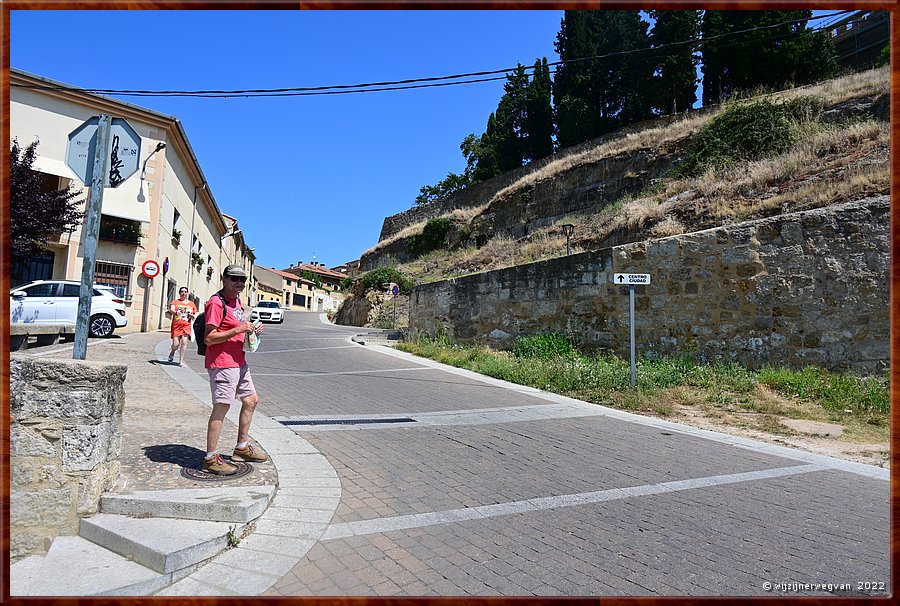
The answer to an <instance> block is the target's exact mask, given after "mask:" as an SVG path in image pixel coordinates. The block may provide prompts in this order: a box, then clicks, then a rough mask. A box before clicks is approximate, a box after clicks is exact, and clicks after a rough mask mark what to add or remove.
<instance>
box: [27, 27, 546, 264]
mask: <svg viewBox="0 0 900 606" xmlns="http://www.w3.org/2000/svg"><path fill="white" fill-rule="evenodd" d="M561 18H562V11H386V12H377V11H33V10H28V11H11V14H10V64H11V66H12V67H14V68H17V69H22V70H25V71H28V72H31V73H35V74H38V75H40V76H44V77H47V78H51V79H54V80H58V81H61V82H65V83H67V84H72V85H75V86H80V87H83V88H116V89H238V88H276V87H288V86H321V85H337V84H357V83H365V82H374V81H382V80H399V79H407V78H421V77H428V76H443V75H450V74H456V73H462V72H470V71H478V70H490V69H501V68H506V67H512V66H515V65H516V63H517V62H522V63H524V64H527V65H531V64H533V63H534V61H535V59H536V58H539V57H544V56H546V57H547V59H548V61H554V60H556V59H557V55H556V53H555V51H554V50H553V41H554V39H555V37H556V33H557V31H558V30H559V23H560V20H561ZM96 31H106V32H109V33H110V34H112V36H111V38H110V41H109V42H106V43H104V42H99V43H97V44H96V45H94V46H93V50H95V51H96V52H97V56H96V57H90V55H89V51H90V49H91V45H90V44H89V42H90V38H89V36H88V33H89V32H96ZM73 32H77V33H78V35H76V36H73ZM75 42H77V43H78V44H79V45H80V48H79V49H78V51H77V52H73V43H75ZM502 92H503V83H502V81H496V82H486V83H479V84H469V85H462V86H449V87H441V88H432V89H423V90H410V91H401V92H378V93H363V94H349V95H329V96H319V97H285V98H264V99H242V98H229V99H202V98H171V97H124V96H123V97H121V98H122V99H123V100H125V101H128V102H130V103H134V104H137V105H141V106H143V107H147V108H150V109H153V110H156V111H159V112H162V113H165V114H170V115H174V116H177V117H178V118H179V119H180V120H181V121H182V122H183V123H184V127H185V130H186V132H187V135H188V138H189V139H190V141H191V145H192V146H193V148H194V152H195V153H196V154H197V157H198V159H199V161H200V166H201V168H202V169H203V172H204V174H205V175H206V176H207V178H208V180H209V184H210V189H211V190H212V192H213V195H214V196H215V198H216V201H217V202H218V204H219V206H220V208H221V209H222V211H223V212H225V213H228V214H230V215H233V216H236V217H237V218H238V220H239V222H240V225H241V228H242V229H243V230H244V235H245V236H246V237H247V239H248V242H249V245H250V246H252V247H255V248H256V255H257V262H258V263H260V264H261V265H266V266H270V267H276V268H284V267H287V266H288V265H290V264H292V263H296V262H297V261H300V260H302V261H303V262H309V261H311V260H312V258H313V254H315V257H316V260H318V261H319V262H322V263H324V264H325V265H327V266H335V265H338V264H340V263H343V262H345V261H349V260H352V259H356V258H358V257H359V255H360V254H361V253H362V252H364V251H365V250H367V249H368V248H371V247H372V246H374V245H375V244H376V243H377V241H378V234H379V232H380V231H381V224H382V221H383V220H384V218H385V217H386V216H388V215H392V214H394V213H397V212H400V211H403V210H406V209H408V208H410V207H412V206H413V205H414V199H415V197H416V195H417V194H418V193H419V188H420V187H421V186H422V185H425V184H433V183H436V182H437V181H439V180H440V179H442V178H443V177H445V176H446V174H447V172H448V171H454V172H461V171H462V170H463V168H464V167H465V161H464V159H463V157H462V154H461V153H460V151H459V144H460V142H461V141H462V140H463V138H464V137H465V136H466V135H467V134H468V133H472V132H474V133H475V134H479V135H480V134H481V133H482V132H483V131H484V128H485V125H486V122H487V117H488V115H489V114H490V112H492V111H493V110H494V109H496V106H497V102H498V101H499V99H500V96H501V95H502Z"/></svg>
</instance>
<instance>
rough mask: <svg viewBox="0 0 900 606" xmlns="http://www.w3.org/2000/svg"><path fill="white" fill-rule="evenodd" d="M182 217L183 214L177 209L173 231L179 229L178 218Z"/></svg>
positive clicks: (173, 220)
mask: <svg viewBox="0 0 900 606" xmlns="http://www.w3.org/2000/svg"><path fill="white" fill-rule="evenodd" d="M180 216H181V213H179V212H178V209H177V208H176V209H175V218H174V219H172V229H175V228H176V227H178V218H179V217H180Z"/></svg>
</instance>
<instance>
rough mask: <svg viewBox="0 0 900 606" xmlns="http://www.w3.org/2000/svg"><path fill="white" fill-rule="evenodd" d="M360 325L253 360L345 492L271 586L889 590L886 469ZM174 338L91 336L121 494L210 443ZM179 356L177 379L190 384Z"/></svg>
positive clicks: (364, 590) (273, 406)
mask: <svg viewBox="0 0 900 606" xmlns="http://www.w3.org/2000/svg"><path fill="white" fill-rule="evenodd" d="M356 332H357V330H356V329H351V328H345V327H334V326H328V325H325V324H323V323H322V322H321V321H320V320H319V316H318V314H302V313H296V314H295V313H291V314H289V315H288V316H287V319H286V321H285V323H284V324H283V325H268V326H267V327H266V330H265V332H264V333H263V338H262V343H261V346H260V349H259V351H257V352H256V353H254V354H252V355H251V357H250V364H251V367H252V369H253V375H254V381H255V383H256V386H257V389H258V390H259V393H260V396H261V401H260V406H259V409H258V412H257V414H265V415H268V416H270V417H272V418H274V419H276V420H278V421H280V422H282V423H283V424H285V425H286V426H288V427H290V428H291V429H293V431H294V432H295V433H297V434H298V435H299V436H301V437H302V438H304V439H305V440H307V441H308V442H309V443H310V444H312V445H313V446H314V447H315V448H316V449H318V450H319V451H320V452H321V453H323V454H324V455H325V456H326V457H327V459H328V461H329V463H330V464H331V465H332V466H333V467H334V469H335V470H336V472H337V474H338V477H339V478H340V482H341V499H340V504H339V505H338V508H337V510H336V511H335V512H334V515H333V516H332V518H331V520H330V525H329V526H328V527H327V529H326V530H325V534H324V535H323V536H322V537H321V538H320V539H319V540H318V542H317V543H316V544H315V546H313V547H312V549H311V550H310V551H309V552H308V553H307V554H306V556H305V557H304V558H303V559H301V560H300V562H299V563H298V564H297V565H296V566H295V567H293V569H291V570H290V571H289V572H287V574H286V575H284V576H283V577H282V578H281V579H280V580H279V581H278V582H276V583H275V584H274V585H273V586H272V587H271V588H270V589H269V590H268V591H267V592H266V593H265V595H268V596H294V595H316V596H345V595H375V596H408V595H426V596H429V595H430V596H434V595H447V596H470V595H471V596H476V595H504V596H520V595H521V596H575V595H582V596H604V595H609V596H622V595H677V596H707V595H728V596H772V595H779V596H793V595H832V594H839V595H845V594H846V595H863V594H876V595H885V593H886V591H887V590H888V589H889V586H890V558H889V528H890V526H889V502H888V499H889V482H888V481H887V479H888V476H887V472H886V471H885V470H882V469H878V468H875V467H872V466H867V465H862V464H855V463H848V462H845V461H838V460H836V459H829V458H826V457H820V456H818V455H812V454H809V453H804V452H800V451H794V450H790V449H787V448H781V447H777V446H771V445H766V444H762V443H757V442H753V441H751V440H746V439H743V438H736V437H733V436H725V435H723V434H715V433H712V432H705V431H702V430H697V429H694V428H689V427H686V426H682V425H677V424H674V423H668V422H666V421H661V420H657V419H649V418H642V417H638V416H636V415H630V414H628V413H623V412H619V411H611V410H609V409H605V408H603V407H600V406H595V405H591V404H585V403H580V402H577V401H575V400H570V399H568V398H562V397H560V396H553V395H549V394H543V393H541V392H538V391H536V390H532V389H529V388H521V387H514V386H510V385H508V384H504V383H502V382H499V381H495V380H491V379H484V378H479V377H477V376H475V375H472V374H471V373H467V372H465V371H460V370H456V369H447V368H445V367H440V365H436V364H434V363H431V362H428V361H425V360H421V359H418V358H414V357H412V356H408V355H406V354H401V353H397V352H392V351H390V350H385V349H382V348H371V347H369V348H366V347H361V346H358V345H355V344H352V343H350V342H349V341H347V337H348V336H350V335H353V334H356ZM165 338H166V333H165V332H159V333H149V334H144V335H127V336H126V337H123V338H122V339H121V340H119V341H118V342H117V341H116V340H113V339H110V340H107V341H104V342H97V340H91V347H90V349H89V354H88V358H89V359H94V360H98V359H104V360H108V361H119V362H123V361H125V360H129V362H128V364H129V371H128V379H127V381H126V397H127V400H126V419H125V425H126V444H125V445H124V447H123V450H124V451H125V456H124V463H125V465H124V466H125V468H126V475H127V476H128V478H129V479H128V482H129V483H130V484H131V486H130V487H131V488H134V487H135V486H141V487H157V486H159V487H162V486H167V487H168V486H172V487H175V486H179V487H180V486H184V485H188V484H190V482H189V481H188V480H186V479H183V478H181V477H180V475H179V474H178V473H177V472H178V470H179V463H178V462H177V461H176V460H175V459H176V457H175V456H174V455H172V454H171V453H170V454H168V455H166V454H163V455H158V456H157V458H158V459H161V460H159V461H154V460H152V458H151V457H150V455H148V449H150V450H149V452H151V453H152V452H156V453H159V452H166V448H167V445H172V446H171V447H172V448H177V449H180V450H179V452H181V453H182V454H185V453H187V454H189V455H190V456H193V454H194V453H193V451H192V450H190V449H193V448H197V447H199V446H202V436H203V435H204V432H205V423H206V418H207V415H208V411H209V406H208V404H206V403H205V402H204V401H201V399H199V397H198V396H197V395H193V396H192V395H191V394H189V393H188V392H187V391H185V390H184V389H182V387H181V386H180V385H179V382H178V378H179V377H180V376H184V375H179V374H178V373H177V372H175V373H169V372H165V371H164V369H163V368H162V366H161V365H160V364H159V363H156V362H155V356H154V354H153V352H154V347H155V346H156V345H157V344H158V343H159V342H160V340H161V339H165ZM54 355H57V354H54ZM58 355H65V354H64V353H61V354H58ZM68 356H71V351H69V353H68ZM188 362H189V364H190V368H189V369H178V371H180V372H185V373H198V374H203V372H204V371H203V369H202V361H201V359H200V358H199V357H197V356H195V355H189V356H188ZM234 431H235V428H234V427H233V426H232V425H229V426H228V427H226V430H225V432H224V433H223V445H224V444H225V443H226V437H229V439H230V435H231V433H232V432H234ZM128 442H131V443H130V444H129V443H128ZM263 446H265V445H264V444H263ZM181 464H182V465H183V464H184V463H181ZM254 474H258V475H256V477H252V478H251V477H249V476H248V477H247V478H246V481H247V483H254V484H258V483H270V482H272V483H274V482H276V481H277V480H276V475H275V470H274V469H273V468H272V467H271V465H269V466H268V467H266V466H258V467H256V469H255V470H254ZM241 481H243V479H242V480H241ZM185 483H187V484H185ZM298 498H302V497H298ZM238 568H239V566H238ZM235 572H236V573H238V574H239V573H240V570H235Z"/></svg>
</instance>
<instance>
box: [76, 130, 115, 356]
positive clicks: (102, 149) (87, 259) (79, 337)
mask: <svg viewBox="0 0 900 606" xmlns="http://www.w3.org/2000/svg"><path fill="white" fill-rule="evenodd" d="M109 122H110V118H109V115H107V114H100V121H99V123H98V125H97V147H96V148H95V149H94V158H93V167H94V169H93V173H92V175H91V193H90V195H89V199H88V205H87V207H88V208H87V217H86V219H85V222H84V227H83V228H82V230H81V241H82V243H83V246H84V256H83V260H82V265H81V289H80V290H79V291H78V317H77V319H76V320H75V346H74V348H73V352H72V359H74V360H84V359H85V357H86V356H87V339H88V328H89V323H90V319H91V297H92V295H93V292H94V260H95V259H96V257H97V239H98V237H99V235H100V210H101V209H102V208H103V186H104V183H105V181H106V155H107V154H106V147H107V144H108V141H109Z"/></svg>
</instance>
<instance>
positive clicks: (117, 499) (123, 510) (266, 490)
mask: <svg viewBox="0 0 900 606" xmlns="http://www.w3.org/2000/svg"><path fill="white" fill-rule="evenodd" d="M274 495H275V486H233V487H231V486H229V487H215V488H199V489H178V490H135V491H130V492H116V493H106V494H104V495H103V496H102V497H101V498H100V511H102V512H103V513H110V514H118V515H126V516H131V517H135V518H180V519H184V520H205V521H210V522H235V523H239V524H242V523H246V522H249V521H251V520H255V519H256V518H258V517H259V516H261V515H262V513H263V511H265V509H266V507H268V505H269V501H271V500H272V497H273V496H274Z"/></svg>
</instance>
